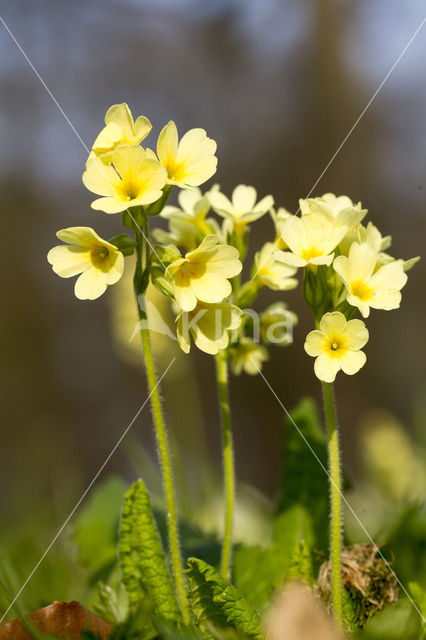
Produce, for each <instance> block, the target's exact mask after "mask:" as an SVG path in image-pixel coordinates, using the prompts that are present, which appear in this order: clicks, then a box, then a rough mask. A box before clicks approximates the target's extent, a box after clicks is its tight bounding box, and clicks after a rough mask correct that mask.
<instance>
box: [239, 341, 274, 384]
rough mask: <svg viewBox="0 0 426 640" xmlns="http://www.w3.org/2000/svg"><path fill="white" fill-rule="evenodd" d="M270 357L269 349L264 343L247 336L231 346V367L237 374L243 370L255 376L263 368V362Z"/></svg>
mask: <svg viewBox="0 0 426 640" xmlns="http://www.w3.org/2000/svg"><path fill="white" fill-rule="evenodd" d="M268 359H269V355H268V350H267V348H266V347H264V346H263V345H262V344H259V343H258V342H254V341H253V340H252V339H251V338H247V337H246V336H245V337H243V338H240V340H239V342H238V344H236V345H235V346H232V347H231V369H232V373H233V374H234V375H235V376H239V375H240V373H242V372H243V371H244V372H245V373H247V374H248V375H249V376H255V375H257V374H258V373H260V371H261V370H262V364H263V363H264V362H266V360H268Z"/></svg>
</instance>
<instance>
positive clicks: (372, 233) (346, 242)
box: [339, 222, 393, 259]
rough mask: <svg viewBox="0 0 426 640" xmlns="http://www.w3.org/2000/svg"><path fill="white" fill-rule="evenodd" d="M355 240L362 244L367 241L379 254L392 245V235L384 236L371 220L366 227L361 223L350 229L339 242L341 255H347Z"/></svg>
mask: <svg viewBox="0 0 426 640" xmlns="http://www.w3.org/2000/svg"><path fill="white" fill-rule="evenodd" d="M354 242H358V243H360V244H361V243H366V244H368V245H369V246H370V247H371V248H372V249H373V251H375V252H376V253H377V254H379V253H380V252H382V251H384V250H385V249H388V248H389V247H390V246H391V244H392V238H391V236H382V234H381V233H380V231H379V230H378V228H377V227H375V226H374V224H373V223H372V222H369V223H368V225H367V226H366V227H365V226H364V225H362V224H359V225H357V226H356V227H354V228H353V229H350V230H349V231H348V232H347V234H346V235H345V237H344V238H343V240H342V242H341V243H340V244H339V251H340V253H341V255H344V256H347V255H348V253H349V249H350V248H351V245H352V244H353V243H354ZM392 259H393V258H392Z"/></svg>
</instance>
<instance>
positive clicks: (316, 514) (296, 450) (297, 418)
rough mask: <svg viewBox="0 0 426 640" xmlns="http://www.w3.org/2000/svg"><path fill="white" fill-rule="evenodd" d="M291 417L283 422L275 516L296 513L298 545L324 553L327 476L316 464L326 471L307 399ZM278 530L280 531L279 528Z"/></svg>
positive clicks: (319, 436)
mask: <svg viewBox="0 0 426 640" xmlns="http://www.w3.org/2000/svg"><path fill="white" fill-rule="evenodd" d="M291 417H292V420H290V419H287V420H286V433H287V437H286V447H285V454H284V472H283V475H282V482H281V492H280V499H279V506H278V514H283V513H288V512H291V511H293V512H294V513H297V519H298V528H299V533H298V535H299V541H300V542H306V543H307V544H308V545H309V546H311V547H315V548H317V549H323V550H325V549H327V548H328V493H329V487H328V479H327V475H326V473H325V472H324V469H323V468H322V467H321V464H320V463H322V465H323V466H324V467H325V469H327V445H326V442H325V437H324V434H323V431H322V429H321V423H320V420H319V416H318V412H317V409H316V406H315V403H314V402H313V400H312V399H311V398H304V399H303V400H302V401H301V402H300V403H299V405H298V406H297V407H296V408H295V409H294V411H292V412H291ZM294 424H296V425H297V428H296V427H295V426H294ZM308 445H309V446H308ZM318 460H319V461H318ZM278 526H279V525H278ZM279 529H280V531H282V527H281V526H279Z"/></svg>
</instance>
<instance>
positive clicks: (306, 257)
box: [301, 247, 322, 260]
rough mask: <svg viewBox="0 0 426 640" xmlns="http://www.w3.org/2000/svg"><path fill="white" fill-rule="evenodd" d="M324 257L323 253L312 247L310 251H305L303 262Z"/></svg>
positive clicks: (303, 252)
mask: <svg viewBox="0 0 426 640" xmlns="http://www.w3.org/2000/svg"><path fill="white" fill-rule="evenodd" d="M319 256H322V251H318V249H316V248H315V247H311V248H310V249H303V251H302V255H301V257H302V258H303V260H311V259H312V258H318V257H319Z"/></svg>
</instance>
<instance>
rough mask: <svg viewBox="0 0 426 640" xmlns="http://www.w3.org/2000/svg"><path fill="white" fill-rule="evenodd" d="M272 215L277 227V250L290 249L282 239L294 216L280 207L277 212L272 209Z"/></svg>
mask: <svg viewBox="0 0 426 640" xmlns="http://www.w3.org/2000/svg"><path fill="white" fill-rule="evenodd" d="M270 214H271V218H272V221H273V223H274V227H275V243H274V244H275V248H276V249H288V246H287V244H286V243H285V242H284V240H283V238H282V232H283V231H284V229H285V227H286V225H287V223H288V221H289V220H290V219H291V218H292V217H293V215H292V214H291V213H290V211H287V209H285V208H284V207H278V209H277V210H276V211H275V209H271V211H270Z"/></svg>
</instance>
